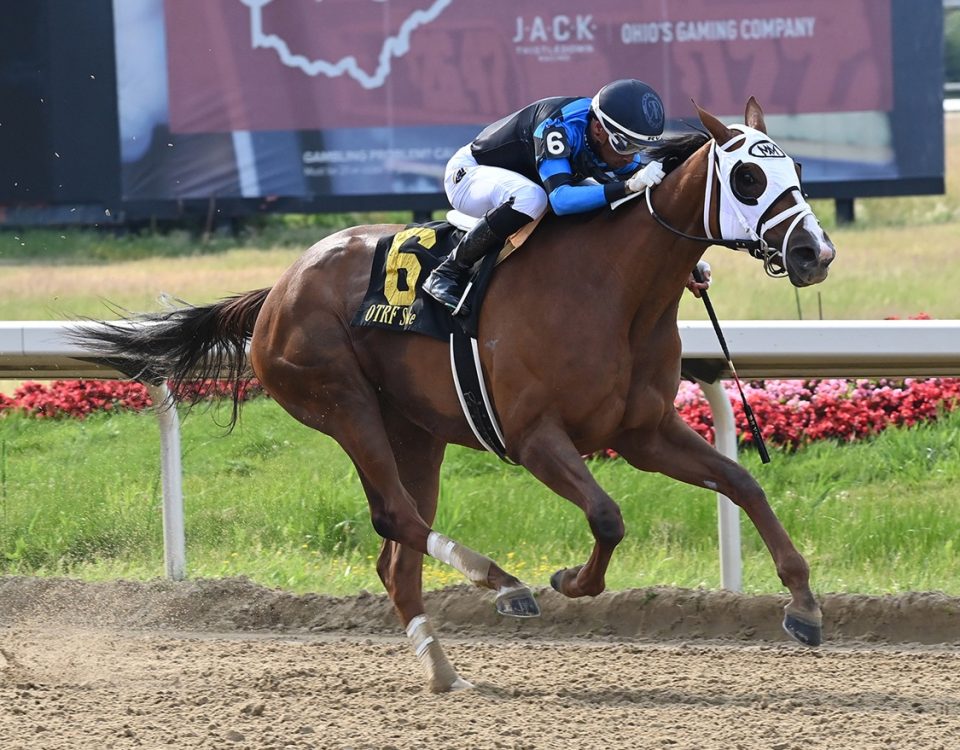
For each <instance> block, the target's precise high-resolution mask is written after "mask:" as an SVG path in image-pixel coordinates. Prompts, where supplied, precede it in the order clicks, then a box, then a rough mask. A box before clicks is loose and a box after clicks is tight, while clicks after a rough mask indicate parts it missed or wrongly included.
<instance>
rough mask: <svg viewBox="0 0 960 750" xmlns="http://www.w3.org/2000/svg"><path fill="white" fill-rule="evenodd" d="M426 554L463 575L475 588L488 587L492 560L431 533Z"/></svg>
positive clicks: (447, 538)
mask: <svg viewBox="0 0 960 750" xmlns="http://www.w3.org/2000/svg"><path fill="white" fill-rule="evenodd" d="M427 553H428V554H429V555H430V557H433V558H435V559H437V560H439V561H440V562H443V563H446V564H447V565H450V566H452V567H454V568H456V569H457V570H459V571H460V572H461V573H463V574H464V575H465V576H466V577H467V578H468V579H469V580H470V582H471V583H473V584H474V585H475V586H484V587H488V586H489V584H488V582H487V577H488V576H489V575H490V566H491V565H493V560H491V559H490V558H489V557H486V556H485V555H481V554H480V553H479V552H474V551H473V550H472V549H470V548H469V547H464V546H463V545H462V544H459V543H458V542H455V541H453V540H452V539H450V538H449V537H445V536H444V535H443V534H438V533H437V532H436V531H431V532H430V535H429V536H428V537H427Z"/></svg>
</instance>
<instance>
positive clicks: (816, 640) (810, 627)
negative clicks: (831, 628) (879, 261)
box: [783, 613, 823, 646]
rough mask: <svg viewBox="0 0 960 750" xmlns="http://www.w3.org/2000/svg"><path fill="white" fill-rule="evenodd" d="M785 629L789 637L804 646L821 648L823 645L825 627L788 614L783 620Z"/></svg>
mask: <svg viewBox="0 0 960 750" xmlns="http://www.w3.org/2000/svg"><path fill="white" fill-rule="evenodd" d="M783 629H784V630H785V631H786V633H787V635H789V636H790V637H791V638H793V639H795V640H797V641H799V642H800V643H802V644H803V645H804V646H819V645H820V644H821V643H823V627H822V626H820V625H814V624H813V623H810V622H807V621H805V620H801V619H800V618H799V617H797V616H796V615H791V614H789V613H788V614H787V615H786V616H785V617H784V618H783Z"/></svg>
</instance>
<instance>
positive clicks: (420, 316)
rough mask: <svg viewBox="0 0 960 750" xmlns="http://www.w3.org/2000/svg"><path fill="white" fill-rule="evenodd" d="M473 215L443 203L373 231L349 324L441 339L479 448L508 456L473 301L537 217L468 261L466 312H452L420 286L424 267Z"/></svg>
mask: <svg viewBox="0 0 960 750" xmlns="http://www.w3.org/2000/svg"><path fill="white" fill-rule="evenodd" d="M476 221H477V219H475V218H473V217H472V216H467V215H466V214H464V213H461V212H460V211H450V212H448V213H447V220H446V221H439V222H427V223H425V224H410V225H408V226H406V227H404V228H403V229H402V230H401V231H400V232H397V233H396V234H393V235H389V236H387V237H382V238H380V240H379V241H378V242H377V247H376V250H375V251H374V256H373V268H372V269H371V272H370V283H369V285H368V287H367V293H366V294H365V295H364V298H363V301H362V302H361V304H360V308H359V309H358V310H357V313H356V315H354V317H353V321H352V325H355V326H359V327H374V328H384V329H386V330H390V331H412V332H414V333H420V334H423V335H426V336H431V337H433V338H436V339H440V340H441V341H449V342H450V363H451V369H452V371H453V380H454V386H455V387H456V389H457V396H458V398H459V399H460V407H461V408H462V409H463V414H464V417H465V418H466V420H467V423H468V424H469V425H470V429H471V430H472V431H473V434H474V435H475V436H476V438H477V440H478V441H480V443H481V445H483V447H484V448H486V449H487V450H488V451H490V452H491V453H495V454H496V455H497V456H499V457H500V458H501V459H502V460H504V461H508V462H510V459H509V458H507V450H506V445H505V443H504V440H503V435H502V433H501V431H500V426H499V424H498V422H497V416H496V412H495V410H494V406H493V402H492V401H491V399H490V397H489V395H488V394H487V389H486V385H485V383H484V378H483V368H482V367H481V365H480V355H479V349H478V347H477V329H478V326H479V320H480V307H481V305H482V303H483V298H484V296H485V295H486V292H487V287H488V285H489V283H490V279H491V277H492V276H493V269H494V267H496V266H497V265H498V264H499V263H502V262H503V261H504V260H506V259H507V258H508V257H509V256H510V255H511V254H512V253H513V252H515V251H516V250H517V248H519V247H520V246H521V245H522V244H523V243H524V242H525V241H526V240H527V238H528V237H529V236H530V234H531V233H532V232H533V230H534V229H535V228H536V226H537V224H538V223H539V220H537V221H534V222H531V223H530V224H528V225H527V226H525V227H523V228H522V229H520V231H518V232H516V233H515V234H513V235H512V236H511V237H509V238H508V239H507V241H506V243H504V246H503V248H502V249H501V250H500V252H499V253H490V254H489V255H486V256H485V257H484V258H482V259H481V260H480V261H479V262H478V263H477V265H476V266H475V267H474V269H473V272H472V276H471V280H470V285H469V288H468V291H467V295H468V296H467V300H468V302H469V305H470V311H471V312H470V315H469V316H467V317H466V318H460V317H457V318H454V317H453V316H452V315H451V314H450V311H449V310H448V309H447V308H446V307H445V306H444V305H441V304H438V303H437V302H435V301H434V300H433V299H431V298H430V297H427V296H426V295H424V294H423V292H422V285H423V282H424V280H425V279H426V278H427V275H428V274H429V273H430V271H432V270H433V269H434V268H436V267H437V266H438V265H439V264H440V261H441V260H443V258H445V257H446V256H447V255H448V254H449V253H450V251H451V250H453V248H454V247H456V245H457V243H458V242H459V241H460V238H461V237H463V235H464V233H465V232H467V231H468V230H469V229H470V228H471V227H472V226H473V224H474V223H476Z"/></svg>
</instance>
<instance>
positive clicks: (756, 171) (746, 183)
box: [730, 162, 767, 206]
mask: <svg viewBox="0 0 960 750" xmlns="http://www.w3.org/2000/svg"><path fill="white" fill-rule="evenodd" d="M730 188H731V190H733V194H734V195H735V196H736V197H737V200H739V201H740V202H741V203H745V204H747V205H750V206H755V205H756V204H757V199H758V198H759V197H760V196H761V195H763V191H764V190H766V188H767V177H766V175H765V174H764V173H763V170H762V169H760V167H758V166H757V165H756V164H744V163H743V162H741V163H739V164H737V165H736V166H735V167H734V168H733V170H732V171H731V172H730Z"/></svg>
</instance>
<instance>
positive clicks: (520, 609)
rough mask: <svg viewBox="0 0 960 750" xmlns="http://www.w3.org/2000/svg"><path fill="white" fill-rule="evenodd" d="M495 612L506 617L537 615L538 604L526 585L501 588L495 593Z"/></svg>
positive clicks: (538, 610)
mask: <svg viewBox="0 0 960 750" xmlns="http://www.w3.org/2000/svg"><path fill="white" fill-rule="evenodd" d="M496 603H497V612H499V613H500V614H501V615H507V616H508V617H539V616H540V605H539V604H537V600H536V599H534V598H533V592H532V591H531V590H530V589H528V588H527V587H526V586H515V587H514V588H510V589H501V590H500V592H499V593H498V594H497V602H496Z"/></svg>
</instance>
